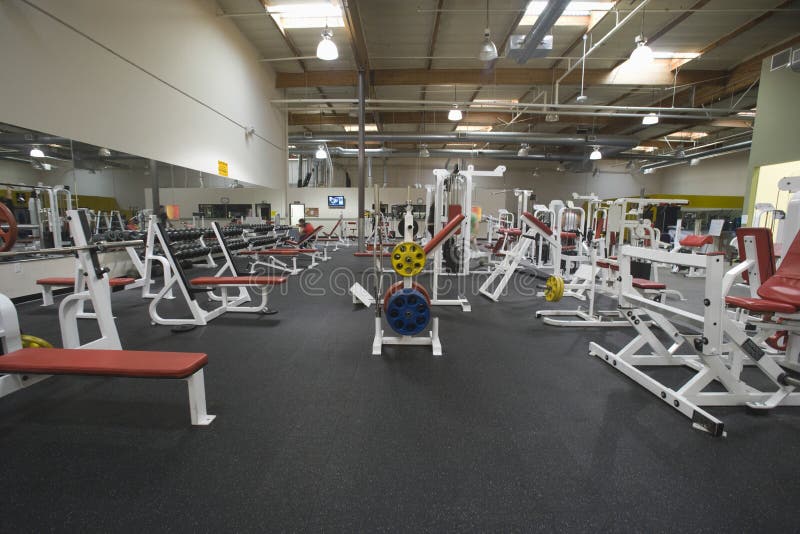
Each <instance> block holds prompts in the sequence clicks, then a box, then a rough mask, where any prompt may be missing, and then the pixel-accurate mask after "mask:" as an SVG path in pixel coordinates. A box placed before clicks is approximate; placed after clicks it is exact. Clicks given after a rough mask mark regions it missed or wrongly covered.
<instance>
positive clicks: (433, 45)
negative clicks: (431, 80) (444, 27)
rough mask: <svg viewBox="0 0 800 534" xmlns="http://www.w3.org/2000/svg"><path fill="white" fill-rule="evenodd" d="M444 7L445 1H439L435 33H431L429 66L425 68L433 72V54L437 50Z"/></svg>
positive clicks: (434, 21) (435, 19)
mask: <svg viewBox="0 0 800 534" xmlns="http://www.w3.org/2000/svg"><path fill="white" fill-rule="evenodd" d="M443 6H444V0H438V3H437V4H436V14H435V15H434V16H433V31H432V32H431V40H430V42H429V43H428V65H427V66H426V67H425V68H426V69H427V70H431V67H432V66H433V52H434V51H435V50H436V40H437V39H438V38H439V24H440V23H441V21H442V18H441V13H442V7H443Z"/></svg>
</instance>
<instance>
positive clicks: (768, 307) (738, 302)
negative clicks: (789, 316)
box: [725, 296, 797, 313]
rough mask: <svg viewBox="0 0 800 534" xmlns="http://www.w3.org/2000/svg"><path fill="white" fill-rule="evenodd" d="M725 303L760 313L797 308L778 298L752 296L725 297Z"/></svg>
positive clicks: (788, 311) (791, 311) (787, 310)
mask: <svg viewBox="0 0 800 534" xmlns="http://www.w3.org/2000/svg"><path fill="white" fill-rule="evenodd" d="M725 303H726V304H730V305H731V306H735V307H737V308H744V309H745V310H750V311H753V312H759V313H795V312H796V311H797V308H795V307H794V306H792V305H791V304H787V303H785V302H778V301H777V300H767V299H754V298H750V297H732V296H729V297H725Z"/></svg>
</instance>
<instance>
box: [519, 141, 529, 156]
mask: <svg viewBox="0 0 800 534" xmlns="http://www.w3.org/2000/svg"><path fill="white" fill-rule="evenodd" d="M529 149H530V146H529V145H528V144H527V143H522V145H521V146H520V147H519V151H518V152H517V157H520V158H527V157H528V153H529V152H528V151H529Z"/></svg>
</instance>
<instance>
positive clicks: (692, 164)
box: [689, 158, 700, 167]
mask: <svg viewBox="0 0 800 534" xmlns="http://www.w3.org/2000/svg"><path fill="white" fill-rule="evenodd" d="M697 165H700V160H699V159H697V158H692V159H690V160H689V166H690V167H696V166H697Z"/></svg>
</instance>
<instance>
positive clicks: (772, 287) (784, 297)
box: [758, 232, 800, 308]
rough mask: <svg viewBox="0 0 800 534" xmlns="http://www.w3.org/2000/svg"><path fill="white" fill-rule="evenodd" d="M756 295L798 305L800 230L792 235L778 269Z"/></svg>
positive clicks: (799, 297) (799, 298) (799, 299)
mask: <svg viewBox="0 0 800 534" xmlns="http://www.w3.org/2000/svg"><path fill="white" fill-rule="evenodd" d="M758 296H759V297H761V298H764V299H767V300H776V301H778V302H783V303H785V304H788V305H790V306H792V307H795V308H798V307H800V232H798V233H797V235H796V236H794V241H792V244H791V245H790V246H789V250H787V251H786V255H784V257H783V261H782V262H781V265H780V267H778V270H777V271H775V274H774V275H772V276H771V277H769V278H768V279H767V281H766V282H764V283H763V284H761V287H759V288H758Z"/></svg>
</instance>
